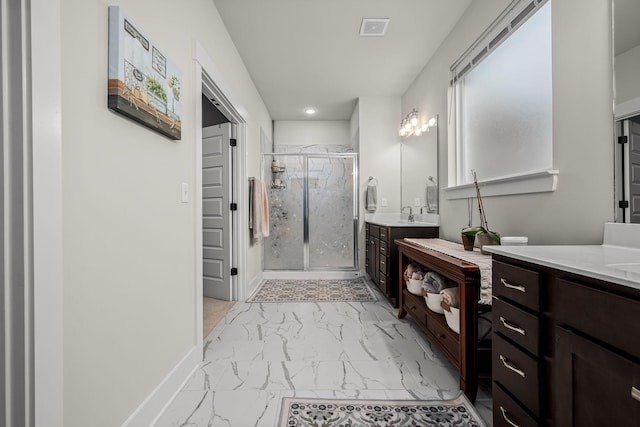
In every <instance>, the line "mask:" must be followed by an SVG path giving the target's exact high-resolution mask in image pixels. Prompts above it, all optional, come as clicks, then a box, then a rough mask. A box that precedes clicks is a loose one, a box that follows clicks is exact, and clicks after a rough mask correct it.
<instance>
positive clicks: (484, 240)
mask: <svg viewBox="0 0 640 427" xmlns="http://www.w3.org/2000/svg"><path fill="white" fill-rule="evenodd" d="M473 183H474V185H475V187H476V194H477V197H478V210H479V211H480V225H479V226H476V227H467V228H463V229H462V233H461V234H462V243H463V245H464V247H465V250H473V244H474V243H473V242H474V241H475V239H478V243H479V246H480V252H482V253H483V254H487V252H485V251H483V250H482V247H483V246H487V245H499V244H500V235H499V234H498V233H496V232H495V231H491V230H489V224H488V223H487V217H486V216H485V214H484V207H483V205H482V196H481V195H480V187H479V186H478V178H477V176H476V172H475V171H473ZM469 222H471V221H469ZM465 240H466V242H465ZM469 241H471V249H468V248H467V247H468V245H469Z"/></svg>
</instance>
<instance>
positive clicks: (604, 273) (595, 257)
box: [483, 244, 640, 289]
mask: <svg viewBox="0 0 640 427" xmlns="http://www.w3.org/2000/svg"><path fill="white" fill-rule="evenodd" d="M483 249H484V250H486V251H487V252H490V253H492V254H496V255H504V256H508V257H510V258H515V259H518V260H521V261H526V262H531V263H534V264H540V265H543V266H545V267H550V268H555V269H558V270H563V271H567V272H570V273H575V274H580V275H582V276H587V277H593V278H595V279H600V280H605V281H607V282H612V283H616V284H619V285H623V286H628V287H631V288H635V289H640V249H637V248H632V247H626V246H616V245H605V244H603V245H575V246H570V245H568V246H564V245H558V246H485V247H484V248H483Z"/></svg>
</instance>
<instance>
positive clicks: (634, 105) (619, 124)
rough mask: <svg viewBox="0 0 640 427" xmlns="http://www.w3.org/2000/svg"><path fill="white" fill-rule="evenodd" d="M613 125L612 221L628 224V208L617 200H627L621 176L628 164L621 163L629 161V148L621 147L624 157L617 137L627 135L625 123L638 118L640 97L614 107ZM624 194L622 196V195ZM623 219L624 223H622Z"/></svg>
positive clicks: (626, 192)
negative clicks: (620, 205) (620, 204)
mask: <svg viewBox="0 0 640 427" xmlns="http://www.w3.org/2000/svg"><path fill="white" fill-rule="evenodd" d="M614 110H615V112H614V123H613V132H614V138H613V146H614V147H613V153H614V155H613V159H614V160H613V161H614V167H613V170H614V171H615V175H614V178H613V187H614V200H613V203H614V221H615V222H629V208H626V209H625V208H620V207H618V201H619V200H628V195H629V189H628V186H627V184H628V183H627V182H625V181H626V177H625V176H623V174H622V171H623V170H626V169H627V166H628V164H625V165H624V168H623V164H622V163H623V162H628V161H629V146H628V144H626V145H625V146H623V147H622V149H623V150H624V151H625V153H624V157H623V156H622V152H621V149H620V144H619V143H618V137H619V136H623V135H628V134H629V129H628V126H626V125H625V123H626V121H627V120H629V119H631V118H632V117H636V116H640V97H638V98H634V99H632V100H630V101H627V102H625V103H622V104H618V105H616V106H615V109H614ZM623 193H624V194H623ZM623 218H624V221H623Z"/></svg>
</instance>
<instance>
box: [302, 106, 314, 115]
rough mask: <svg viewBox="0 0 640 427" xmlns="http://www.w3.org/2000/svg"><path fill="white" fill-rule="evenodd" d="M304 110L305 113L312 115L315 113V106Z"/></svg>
mask: <svg viewBox="0 0 640 427" xmlns="http://www.w3.org/2000/svg"><path fill="white" fill-rule="evenodd" d="M304 112H305V113H307V114H308V115H312V114H315V113H316V109H315V108H305V109H304Z"/></svg>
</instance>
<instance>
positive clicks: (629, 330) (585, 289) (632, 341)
mask: <svg viewBox="0 0 640 427" xmlns="http://www.w3.org/2000/svg"><path fill="white" fill-rule="evenodd" d="M556 301H557V305H556V307H555V308H554V312H555V313H556V321H557V323H558V324H559V325H567V326H570V327H572V328H574V329H577V330H580V331H581V332H584V333H586V334H588V335H591V336H592V337H594V338H596V339H598V340H600V341H603V342H606V343H607V344H611V345H613V346H614V347H617V348H619V349H620V350H622V351H625V352H627V353H629V354H631V355H633V356H635V357H640V341H639V340H638V339H637V338H638V337H640V322H638V319H640V298H639V299H632V298H627V297H623V296H620V295H615V294H613V293H611V292H605V291H601V290H599V289H595V288H592V287H589V286H585V285H581V284H579V283H576V282H572V281H569V280H565V279H558V281H557V297H556ZM599 313H606V315H602V314H599Z"/></svg>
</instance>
